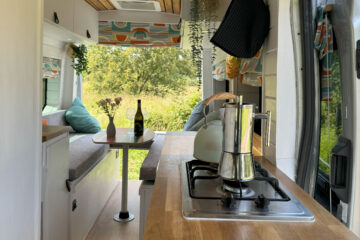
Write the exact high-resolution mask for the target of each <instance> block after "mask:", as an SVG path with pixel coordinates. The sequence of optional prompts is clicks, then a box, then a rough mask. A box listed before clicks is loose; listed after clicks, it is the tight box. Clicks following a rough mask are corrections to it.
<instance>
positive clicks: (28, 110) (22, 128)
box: [0, 0, 43, 240]
mask: <svg viewBox="0 0 360 240" xmlns="http://www.w3.org/2000/svg"><path fill="white" fill-rule="evenodd" d="M0 6H1V7H0V16H1V21H0V35H1V38H0V129H1V133H0V192H1V196H0V213H1V214H0V239H6V240H13V239H39V238H40V197H41V196H40V187H41V185H40V174H41V171H40V169H41V82H42V81H41V61H42V48H41V43H42V16H43V12H42V0H26V1H24V0H11V1H6V0H2V1H1V4H0Z"/></svg>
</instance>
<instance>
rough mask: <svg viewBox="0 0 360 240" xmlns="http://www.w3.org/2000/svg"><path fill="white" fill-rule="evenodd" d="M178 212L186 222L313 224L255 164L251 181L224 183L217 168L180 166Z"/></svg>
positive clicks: (199, 164)
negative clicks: (180, 184)
mask: <svg viewBox="0 0 360 240" xmlns="http://www.w3.org/2000/svg"><path fill="white" fill-rule="evenodd" d="M181 182H182V210H183V215H184V217H185V218H187V219H204V220H246V221H249V220H255V221H264V220H268V221H286V222H313V221H315V219H314V216H313V215H312V214H311V212H310V211H309V210H308V209H306V208H305V206H304V205H302V204H301V202H299V201H298V200H297V199H296V198H295V197H294V196H293V195H292V194H291V193H290V192H289V191H287V190H286V189H285V188H284V187H283V186H282V185H281V184H280V183H279V182H278V180H277V179H276V178H274V176H272V175H271V174H270V173H269V172H268V171H267V170H266V169H264V168H263V167H262V166H261V165H260V164H259V163H257V162H255V179H254V180H253V181H249V182H242V183H240V182H236V181H226V180H224V179H222V178H221V177H220V176H219V175H217V164H212V163H207V162H203V161H199V160H192V161H189V162H185V163H182V164H181Z"/></svg>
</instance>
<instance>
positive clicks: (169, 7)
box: [164, 0, 173, 13]
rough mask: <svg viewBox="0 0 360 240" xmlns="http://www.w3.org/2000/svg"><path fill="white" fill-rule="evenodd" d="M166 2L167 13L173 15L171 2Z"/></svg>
mask: <svg viewBox="0 0 360 240" xmlns="http://www.w3.org/2000/svg"><path fill="white" fill-rule="evenodd" d="M164 2H165V10H166V12H168V13H173V11H172V4H171V0H164Z"/></svg>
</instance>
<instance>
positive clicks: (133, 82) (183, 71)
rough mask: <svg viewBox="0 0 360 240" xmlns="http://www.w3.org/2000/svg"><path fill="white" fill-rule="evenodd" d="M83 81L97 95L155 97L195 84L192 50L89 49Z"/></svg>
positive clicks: (97, 47)
mask: <svg viewBox="0 0 360 240" xmlns="http://www.w3.org/2000/svg"><path fill="white" fill-rule="evenodd" d="M88 61H89V62H88V70H89V72H88V73H87V74H85V75H84V81H88V82H89V85H90V86H91V88H92V89H93V90H95V91H97V92H98V93H109V92H111V93H119V92H123V91H125V92H127V93H129V94H133V95H136V94H142V93H147V94H153V95H158V96H163V95H165V94H166V93H168V92H170V91H173V90H183V89H184V88H185V87H186V86H189V85H196V80H195V67H194V66H193V65H192V63H191V55H190V52H189V51H186V50H182V49H179V48H173V47H172V48H171V47H168V48H122V47H108V46H89V48H88Z"/></svg>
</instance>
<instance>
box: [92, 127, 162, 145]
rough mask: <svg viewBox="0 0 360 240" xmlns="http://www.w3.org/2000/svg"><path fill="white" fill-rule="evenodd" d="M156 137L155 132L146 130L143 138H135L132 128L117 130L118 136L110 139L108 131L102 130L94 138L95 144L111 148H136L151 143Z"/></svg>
mask: <svg viewBox="0 0 360 240" xmlns="http://www.w3.org/2000/svg"><path fill="white" fill-rule="evenodd" d="M154 137H155V133H154V131H152V130H151V129H148V128H145V129H144V134H143V136H141V137H135V136H134V132H133V129H132V128H117V129H116V136H115V137H114V138H108V137H107V135H106V130H102V131H101V132H98V133H97V134H95V135H94V136H93V138H92V139H93V142H94V143H96V144H109V145H111V146H124V145H127V146H130V147H136V146H139V145H144V144H146V143H149V142H151V141H152V140H153V139H154Z"/></svg>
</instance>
